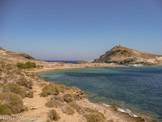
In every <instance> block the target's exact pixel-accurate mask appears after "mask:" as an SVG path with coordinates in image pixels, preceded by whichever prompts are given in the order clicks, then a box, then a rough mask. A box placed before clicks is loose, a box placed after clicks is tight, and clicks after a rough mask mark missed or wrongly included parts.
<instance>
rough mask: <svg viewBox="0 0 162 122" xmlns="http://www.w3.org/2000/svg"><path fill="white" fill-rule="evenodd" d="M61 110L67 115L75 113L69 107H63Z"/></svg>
mask: <svg viewBox="0 0 162 122" xmlns="http://www.w3.org/2000/svg"><path fill="white" fill-rule="evenodd" d="M61 110H62V112H63V113H65V114H67V115H73V114H74V113H75V110H74V109H73V108H72V107H71V106H69V105H66V106H64V107H63V108H62V109H61Z"/></svg>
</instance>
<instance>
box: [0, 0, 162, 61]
mask: <svg viewBox="0 0 162 122" xmlns="http://www.w3.org/2000/svg"><path fill="white" fill-rule="evenodd" d="M119 44H120V45H121V46H125V47H128V48H133V49H137V50H140V51H144V52H149V53H154V54H162V0H0V46H2V47H3V48H5V49H6V50H10V51H15V52H25V53H28V54H30V55H31V56H33V57H34V58H37V59H41V60H93V59H95V58H98V57H99V56H100V55H102V54H104V53H105V52H106V51H107V50H109V49H111V48H112V47H114V46H116V45H119Z"/></svg>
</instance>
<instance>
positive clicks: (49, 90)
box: [40, 83, 59, 97]
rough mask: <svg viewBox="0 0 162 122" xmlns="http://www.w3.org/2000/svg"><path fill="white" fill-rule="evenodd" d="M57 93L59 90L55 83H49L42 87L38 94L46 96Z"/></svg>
mask: <svg viewBox="0 0 162 122" xmlns="http://www.w3.org/2000/svg"><path fill="white" fill-rule="evenodd" d="M57 94H59V91H58V89H57V87H56V85H55V84H53V83H50V84H48V85H46V86H45V87H44V88H43V89H42V93H41V94H40V96H42V97H47V96H48V95H57Z"/></svg>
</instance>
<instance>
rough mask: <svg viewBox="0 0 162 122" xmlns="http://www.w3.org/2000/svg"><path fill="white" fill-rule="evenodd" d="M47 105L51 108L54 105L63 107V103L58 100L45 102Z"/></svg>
mask: <svg viewBox="0 0 162 122" xmlns="http://www.w3.org/2000/svg"><path fill="white" fill-rule="evenodd" d="M45 106H47V107H50V108H53V107H54V108H58V107H62V106H63V104H62V103H61V102H59V101H56V100H50V101H48V102H47V103H46V104H45Z"/></svg>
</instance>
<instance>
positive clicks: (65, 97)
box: [63, 94, 74, 103]
mask: <svg viewBox="0 0 162 122" xmlns="http://www.w3.org/2000/svg"><path fill="white" fill-rule="evenodd" d="M63 98H64V101H65V102H67V103H69V102H72V101H73V100H74V99H73V97H72V95H71V94H65V95H64V97H63Z"/></svg>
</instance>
